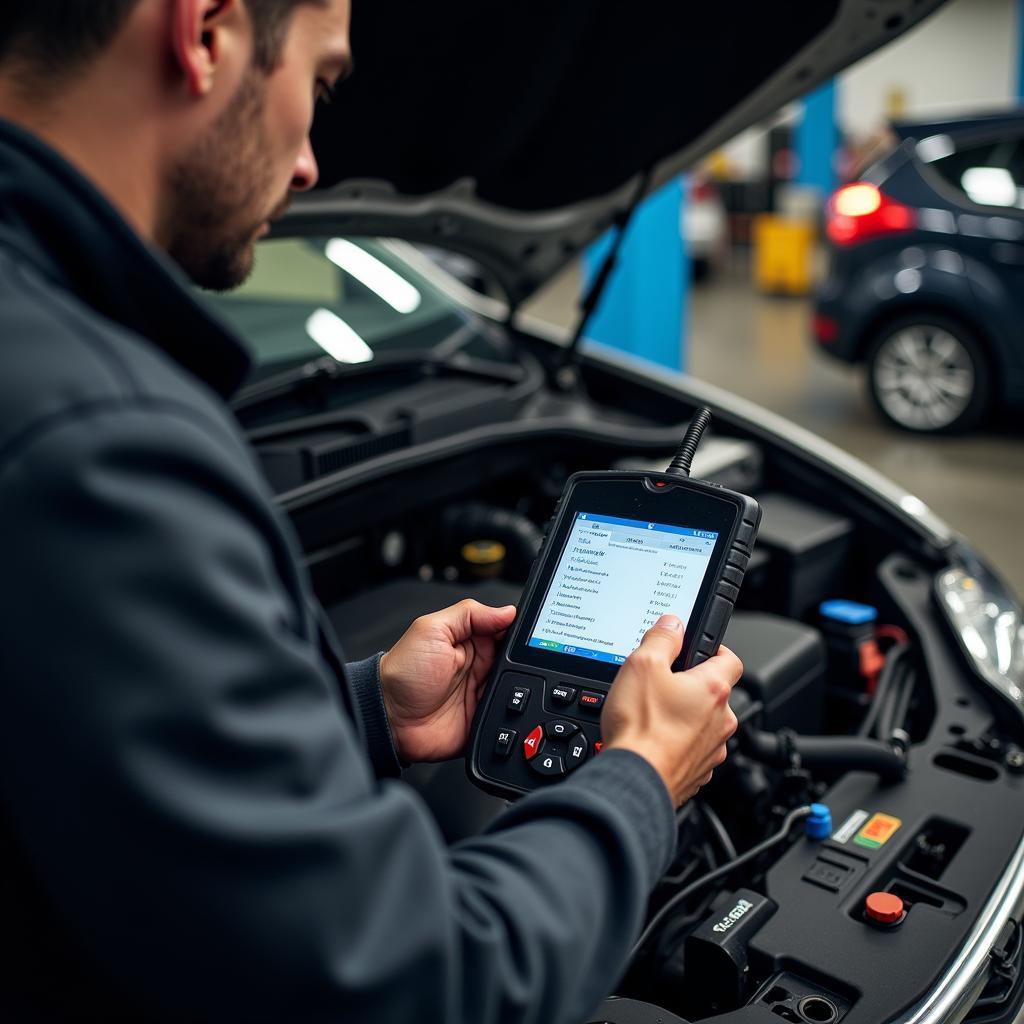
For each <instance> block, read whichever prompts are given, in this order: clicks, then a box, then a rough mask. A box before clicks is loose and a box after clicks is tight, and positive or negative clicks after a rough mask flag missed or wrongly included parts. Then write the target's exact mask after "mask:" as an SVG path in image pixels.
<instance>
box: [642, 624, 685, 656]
mask: <svg viewBox="0 0 1024 1024" xmlns="http://www.w3.org/2000/svg"><path fill="white" fill-rule="evenodd" d="M682 649H683V623H682V620H680V619H679V617H678V616H676V615H662V617H661V618H660V619H658V621H657V622H656V623H655V624H654V625H653V626H651V628H650V629H649V630H647V632H646V633H644V638H643V640H641V641H640V646H639V647H638V648H637V650H638V651H639V650H643V651H644V652H653V654H654V656H655V657H657V658H658V659H659V660H662V659H664V661H665V664H666V665H671V664H672V662H673V661H675V660H676V658H678V657H679V652H680V651H681V650H682Z"/></svg>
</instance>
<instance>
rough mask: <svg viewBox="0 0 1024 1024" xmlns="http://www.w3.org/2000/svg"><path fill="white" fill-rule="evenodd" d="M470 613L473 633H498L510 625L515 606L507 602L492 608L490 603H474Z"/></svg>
mask: <svg viewBox="0 0 1024 1024" xmlns="http://www.w3.org/2000/svg"><path fill="white" fill-rule="evenodd" d="M470 614H471V618H472V630H473V632H474V633H498V632H500V631H501V630H503V629H508V627H509V626H511V625H512V620H513V619H514V618H515V617H516V606H515V605H514V604H507V605H505V606H504V607H503V608H492V607H491V606H490V605H486V604H476V606H475V607H474V608H473V609H472V610H471V613H470Z"/></svg>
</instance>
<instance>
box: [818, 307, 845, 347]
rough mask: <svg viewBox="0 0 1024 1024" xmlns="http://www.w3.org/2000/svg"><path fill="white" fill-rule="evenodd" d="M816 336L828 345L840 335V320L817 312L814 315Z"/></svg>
mask: <svg viewBox="0 0 1024 1024" xmlns="http://www.w3.org/2000/svg"><path fill="white" fill-rule="evenodd" d="M814 336H815V337H816V338H817V339H818V341H822V342H824V343H825V344H826V345H827V344H828V343H829V342H830V341H835V340H836V338H838V337H839V322H838V321H836V320H833V319H832V317H830V316H822V315H821V313H817V314H816V315H815V317H814Z"/></svg>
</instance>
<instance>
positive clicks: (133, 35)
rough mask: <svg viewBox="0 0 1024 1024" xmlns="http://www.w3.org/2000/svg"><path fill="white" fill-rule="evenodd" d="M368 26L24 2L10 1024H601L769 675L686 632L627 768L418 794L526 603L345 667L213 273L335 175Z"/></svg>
mask: <svg viewBox="0 0 1024 1024" xmlns="http://www.w3.org/2000/svg"><path fill="white" fill-rule="evenodd" d="M367 2H370V0H367ZM348 16H349V12H348V8H347V0H31V2H29V3H6V4H4V5H3V9H2V13H0V516H2V524H3V530H2V532H0V566H2V571H0V612H2V620H0V621H2V642H0V685H2V693H3V707H2V714H0V785H2V790H0V799H2V805H0V806H2V815H3V819H2V825H0V877H2V881H0V887H2V888H0V901H2V902H0V920H2V922H3V934H4V942H3V970H2V972H0V1019H3V1020H10V1021H14V1020H16V1021H38V1020H44V1021H48V1022H52V1021H61V1020H76V1021H81V1020H102V1021H104V1022H107V1024H109V1022H114V1021H121V1020H133V1021H137V1020H146V1021H154V1020H164V1019H166V1020H182V1019H187V1020H211V1021H218V1022H223V1021H246V1022H255V1021H264V1020H266V1021H287V1022H289V1024H297V1022H303V1021H341V1020H353V1021H373V1022H376V1024H387V1022H398V1021H414V1020H415V1021H431V1022H435V1021H437V1022H440V1021H450V1022H456V1021H466V1022H472V1024H486V1022H490V1021H535V1020H543V1021H546V1022H563V1021H564V1022H570V1021H574V1020H575V1021H579V1020H582V1019H583V1018H584V1016H585V1014H586V1013H587V1012H588V1010H590V1009H591V1008H592V1007H594V1006H595V1005H596V1004H597V1003H598V1001H599V1000H600V998H601V997H602V996H603V995H604V994H606V993H607V992H608V991H609V990H610V988H611V987H612V985H613V984H614V982H615V980H616V978H617V977H618V976H619V974H620V973H621V972H622V970H623V968H624V958H625V955H626V952H627V950H628V949H629V946H630V943H631V942H632V941H633V940H634V939H635V937H636V934H637V931H638V928H639V925H640V924H641V921H642V917H643V914H644V910H645V903H646V898H647V896H648V894H649V892H650V890H651V888H652V886H653V885H654V883H655V881H656V880H657V878H658V877H659V875H660V874H661V873H662V872H663V870H664V869H665V867H666V866H667V864H668V862H669V860H670V857H671V855H672V853H673V847H674V842H675V818H674V814H673V808H674V807H677V806H678V805H679V804H680V803H682V802H683V801H685V800H686V799H688V798H689V797H691V796H692V795H693V794H694V793H695V792H696V790H697V789H698V788H699V787H700V785H701V784H703V783H705V782H706V781H707V780H708V779H709V778H710V773H711V771H712V769H713V768H714V767H715V766H716V765H718V764H719V763H720V762H721V761H722V759H723V758H724V756H725V741H726V739H727V737H728V736H729V735H730V734H731V732H732V731H733V729H734V728H735V724H736V723H735V718H734V717H733V715H732V712H731V711H730V710H729V708H728V704H727V697H728V693H729V690H730V687H731V685H732V684H734V683H735V681H736V679H737V678H738V676H739V674H740V671H741V668H740V665H739V662H738V661H737V660H736V658H735V657H734V656H733V655H732V654H730V653H729V652H725V651H723V652H722V653H721V654H720V655H719V656H717V657H716V658H714V659H712V660H711V661H709V662H707V663H706V664H704V665H701V666H700V667H699V668H696V669H694V670H691V671H689V672H687V673H683V674H677V675H673V673H672V672H671V669H670V665H671V662H672V661H673V658H674V656H675V655H676V653H677V652H678V651H679V649H680V643H681V640H682V626H681V624H680V622H679V620H678V619H673V618H665V619H662V620H661V621H660V622H659V623H658V624H657V625H656V626H655V627H654V628H653V629H652V630H651V631H650V632H649V633H648V634H647V636H646V637H645V639H644V641H643V643H642V645H641V646H640V648H639V649H638V651H637V652H636V653H635V654H634V655H633V656H632V657H630V658H629V660H628V662H627V664H626V665H625V666H624V668H623V669H622V670H621V672H620V674H619V678H618V681H617V683H616V686H615V688H614V689H613V691H612V693H611V696H610V697H609V699H608V701H607V705H606V707H605V709H604V714H603V718H602V730H603V735H604V737H605V740H606V743H605V750H604V752H603V753H602V754H601V755H600V756H599V757H597V758H596V759H594V760H593V761H592V762H591V763H589V764H587V765H585V766H584V767H583V768H582V769H580V770H579V771H578V772H576V773H575V774H574V775H573V776H572V777H571V778H569V779H568V780H566V781H564V782H562V783H561V784H559V785H558V786H555V787H550V788H547V789H545V790H544V791H543V792H540V793H537V794H535V795H532V796H529V797H527V798H525V799H523V800H522V801H520V802H519V803H517V804H516V805H515V806H514V807H512V808H510V809H509V810H507V811H506V812H504V813H503V814H502V815H501V816H500V817H499V818H498V819H497V820H496V821H495V822H494V823H493V825H492V826H491V827H490V828H489V830H488V831H487V833H486V834H485V835H483V836H480V837H477V838H474V839H472V840H469V841H465V842H462V843H460V844H458V845H456V846H454V847H451V848H448V847H446V845H445V844H444V842H443V840H442V838H441V836H440V833H439V831H438V829H437V827H436V825H435V824H434V823H433V819H432V818H431V816H430V814H429V812H428V811H427V810H426V808H425V806H424V805H423V804H422V802H421V801H420V799H419V798H418V796H417V795H416V794H415V792H414V791H413V790H411V789H410V788H409V787H408V786H406V785H403V784H402V783H401V782H399V781H396V780H394V779H392V778H389V777H390V776H396V775H397V774H398V773H399V769H400V765H401V764H402V763H403V762H415V761H432V760H440V759H445V758H452V757H456V756H458V755H459V754H461V753H462V752H463V750H464V747H465V743H466V739H467V732H468V728H469V724H470V722H471V719H472V715H473V711H474V708H475V705H476V701H477V698H478V695H479V691H480V687H481V686H482V684H483V680H484V678H485V677H486V675H487V671H488V668H489V667H490V664H491V662H492V659H493V655H494V650H495V645H496V643H498V642H499V641H500V639H501V636H502V633H503V631H504V630H505V629H506V628H507V627H508V626H509V624H510V623H511V621H512V619H513V616H514V609H513V608H488V607H484V606H483V605H480V604H478V603H476V602H474V601H463V602H461V603H460V604H457V605H455V606H453V607H451V608H447V609H445V610H443V611H439V612H437V613H435V614H433V615H428V616H425V617H424V618H422V619H418V620H417V621H416V622H415V623H413V625H412V626H411V627H410V629H409V630H408V632H407V633H406V634H405V635H404V636H403V637H402V638H401V639H400V640H399V641H398V643H397V644H396V645H395V647H394V648H392V649H391V650H390V651H388V652H387V653H386V654H384V655H383V656H380V657H377V658H373V659H370V660H369V661H366V662H361V663H358V664H352V665H348V666H343V663H342V662H341V661H340V656H339V655H338V653H337V649H336V647H335V646H334V644H333V642H332V640H331V639H330V637H329V635H328V632H327V628H326V627H325V626H324V616H323V615H322V613H321V612H320V611H319V610H318V609H317V606H316V603H315V601H314V599H313V597H312V595H311V590H310V587H309V583H308V580H307V579H306V575H305V573H304V570H303V568H302V561H301V556H300V552H299V550H298V547H297V543H296V539H295V537H294V535H293V532H292V530H291V529H290V527H289V523H288V522H287V521H286V519H285V517H284V516H283V514H282V513H281V512H279V511H278V510H277V508H276V507H275V505H274V502H273V501H272V498H271V495H270V493H269V490H268V488H267V486H266V484H265V483H264V481H263V480H262V479H261V476H260V472H259V469H258V467H257V465H256V462H255V459H254V457H253V453H252V452H251V450H250V449H249V448H248V447H247V446H246V443H245V441H244V439H243V437H242V436H241V434H240V431H239V429H238V427H237V425H236V423H235V422H234V421H233V419H232V417H231V414H230V412H229V409H228V407H227V406H226V404H225V398H226V397H227V396H228V395H229V394H230V393H231V392H232V389H234V388H235V387H236V386H237V385H238V384H239V383H240V381H241V380H242V377H243V375H244V373H245V371H246V358H245V356H244V353H243V349H242V347H241V346H240V344H239V342H238V341H237V340H236V338H235V337H233V336H232V334H231V332H230V331H229V330H227V329H226V328H225V326H224V325H222V324H221V323H219V322H217V321H216V320H215V319H214V318H212V317H211V315H210V313H209V312H207V311H206V310H205V309H204V308H203V307H202V306H201V305H200V304H199V303H198V302H197V301H196V300H195V298H194V297H192V296H191V295H190V292H189V289H188V286H187V283H186V275H187V277H189V278H191V279H192V280H193V281H195V282H197V283H198V284H200V285H204V286H206V287H209V288H216V289H225V288H229V287H231V286H233V285H237V284H238V283H240V282H241V281H242V280H243V279H244V278H245V276H246V274H247V273H248V271H249V269H250V266H251V264H252V261H253V250H254V243H255V241H256V239H257V238H258V237H260V236H261V235H263V234H265V233H266V231H267V228H268V223H269V221H270V220H272V219H273V218H274V217H275V216H277V215H278V214H280V212H281V211H282V210H283V208H284V205H285V202H286V196H287V194H288V193H289V191H290V190H301V189H308V188H310V187H312V186H313V184H314V183H315V180H316V177H317V167H316V163H315V160H314V156H313V153H312V150H311V146H310V143H309V138H308V130H309V125H310V121H311V118H312V113H313V109H314V103H315V101H316V99H317V98H318V97H321V96H323V95H324V94H326V93H328V92H330V91H331V90H332V89H333V88H334V87H335V85H336V84H337V83H338V82H339V80H340V79H341V78H342V77H343V76H344V74H345V73H346V69H347V68H348V67H349V66H350V55H349V44H348ZM399 28H400V26H396V30H398V29H399ZM168 256H169V257H170V258H168ZM179 268H180V269H179ZM182 271H184V274H183V273H182Z"/></svg>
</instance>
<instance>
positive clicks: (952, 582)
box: [935, 563, 1024, 718]
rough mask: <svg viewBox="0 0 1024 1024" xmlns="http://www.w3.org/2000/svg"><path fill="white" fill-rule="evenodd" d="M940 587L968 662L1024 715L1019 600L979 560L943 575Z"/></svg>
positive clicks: (1023, 619) (1023, 630) (1023, 616)
mask: <svg viewBox="0 0 1024 1024" xmlns="http://www.w3.org/2000/svg"><path fill="white" fill-rule="evenodd" d="M935 589H936V594H937V595H938V599H939V604H940V605H941V606H942V609H943V611H944V612H945V613H946V617H947V618H948V619H949V622H950V624H951V625H952V627H953V631H954V632H955V634H956V636H957V639H958V640H959V642H960V646H961V647H962V648H963V650H964V653H965V654H966V655H967V658H968V660H969V661H970V662H971V663H972V664H973V665H974V667H975V669H976V670H977V672H978V674H979V675H980V676H981V677H982V678H983V679H984V680H985V681H986V682H987V683H988V684H989V685H990V686H992V687H993V688H994V689H995V690H998V691H999V693H1000V694H1001V695H1002V696H1003V697H1004V698H1005V699H1006V700H1008V701H1010V703H1011V704H1012V705H1013V706H1014V708H1015V709H1016V710H1017V713H1018V714H1019V715H1020V716H1021V717H1022V718H1024V612H1022V611H1021V606H1020V604H1019V603H1018V602H1017V600H1016V598H1015V597H1014V596H1013V595H1012V594H1011V593H1010V592H1009V591H1008V590H1007V588H1006V586H1005V585H1004V584H1003V583H1002V582H1001V581H1000V580H999V579H998V578H997V577H996V576H994V575H993V574H992V573H991V572H989V571H988V570H987V569H986V568H985V567H984V566H982V565H981V564H979V563H974V564H973V565H971V567H970V569H967V568H956V569H948V570H946V571H945V572H942V573H940V574H939V575H938V577H937V578H936V581H935Z"/></svg>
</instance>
